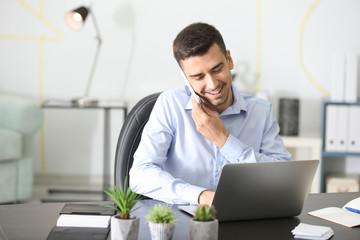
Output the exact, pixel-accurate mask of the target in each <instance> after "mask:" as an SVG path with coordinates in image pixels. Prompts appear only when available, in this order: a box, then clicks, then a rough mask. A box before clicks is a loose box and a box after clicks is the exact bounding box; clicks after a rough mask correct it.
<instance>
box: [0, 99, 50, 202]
mask: <svg viewBox="0 0 360 240" xmlns="http://www.w3.org/2000/svg"><path fill="white" fill-rule="evenodd" d="M42 121H43V113H42V109H41V107H40V106H39V104H37V103H35V102H33V101H31V100H29V99H26V98H22V97H17V96H11V95H7V94H2V93H0V203H10V202H23V201H25V200H27V199H29V198H31V196H32V191H33V178H34V173H33V172H34V171H33V161H34V155H33V148H34V145H33V144H34V135H35V133H36V132H37V131H38V130H39V129H40V127H41V125H42Z"/></svg>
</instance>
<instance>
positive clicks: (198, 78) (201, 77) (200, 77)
mask: <svg viewBox="0 0 360 240" xmlns="http://www.w3.org/2000/svg"><path fill="white" fill-rule="evenodd" d="M203 78H204V75H201V76H199V77H197V78H195V80H201V79H203Z"/></svg>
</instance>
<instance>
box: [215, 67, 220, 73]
mask: <svg viewBox="0 0 360 240" xmlns="http://www.w3.org/2000/svg"><path fill="white" fill-rule="evenodd" d="M221 70H222V68H219V69H215V70H214V71H213V72H214V73H219V72H221Z"/></svg>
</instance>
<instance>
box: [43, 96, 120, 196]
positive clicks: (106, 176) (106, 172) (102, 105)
mask: <svg viewBox="0 0 360 240" xmlns="http://www.w3.org/2000/svg"><path fill="white" fill-rule="evenodd" d="M42 107H43V108H53V109H99V110H103V112H104V143H103V144H104V145H103V148H104V158H103V190H106V189H108V188H109V187H110V110H111V109H121V110H123V111H124V122H125V119H126V115H127V106H126V104H124V103H121V102H111V101H109V102H99V103H98V104H96V105H89V106H87V105H85V106H79V105H74V104H72V103H71V102H70V101H60V100H47V101H45V102H44V103H43V105H42ZM50 191H51V190H50ZM54 191H55V190H53V191H52V192H54ZM58 191H61V192H66V190H58ZM76 191H77V190H69V192H76ZM90 192H91V191H90ZM101 194H102V195H103V200H106V199H107V195H106V194H105V193H104V192H103V191H101Z"/></svg>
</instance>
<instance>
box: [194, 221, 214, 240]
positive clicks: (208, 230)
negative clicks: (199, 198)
mask: <svg viewBox="0 0 360 240" xmlns="http://www.w3.org/2000/svg"><path fill="white" fill-rule="evenodd" d="M218 233H219V222H218V220H217V219H215V220H213V221H209V222H200V221H196V220H194V219H191V220H190V239H191V240H217V239H218Z"/></svg>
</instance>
